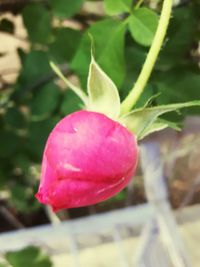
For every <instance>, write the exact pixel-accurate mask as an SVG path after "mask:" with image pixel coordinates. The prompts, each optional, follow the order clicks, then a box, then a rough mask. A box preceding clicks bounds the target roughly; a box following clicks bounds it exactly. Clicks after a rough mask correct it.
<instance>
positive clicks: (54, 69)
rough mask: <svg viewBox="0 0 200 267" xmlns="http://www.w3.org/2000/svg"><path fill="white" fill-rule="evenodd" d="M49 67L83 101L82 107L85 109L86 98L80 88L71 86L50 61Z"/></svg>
mask: <svg viewBox="0 0 200 267" xmlns="http://www.w3.org/2000/svg"><path fill="white" fill-rule="evenodd" d="M50 66H51V68H52V69H53V71H54V72H55V73H56V74H57V75H58V77H59V78H60V79H61V80H62V81H63V82H64V83H65V84H66V85H67V86H68V87H69V88H70V89H71V90H72V91H73V92H74V93H75V94H76V95H77V96H78V97H80V99H81V100H82V101H83V103H84V105H85V106H86V107H87V105H88V97H87V95H86V94H85V93H84V92H83V90H81V89H80V88H78V87H76V86H75V85H74V84H72V83H71V82H70V81H69V80H68V79H67V78H66V77H65V76H64V74H63V73H62V72H61V71H60V69H59V68H58V66H56V64H55V63H53V62H52V61H51V62H50Z"/></svg>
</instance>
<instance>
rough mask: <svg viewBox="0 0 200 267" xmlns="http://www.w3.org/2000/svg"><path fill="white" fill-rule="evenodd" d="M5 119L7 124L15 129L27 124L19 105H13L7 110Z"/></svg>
mask: <svg viewBox="0 0 200 267" xmlns="http://www.w3.org/2000/svg"><path fill="white" fill-rule="evenodd" d="M4 121H5V123H6V125H7V126H9V127H11V128H13V129H22V128H24V127H25V126H26V119H25V116H24V114H23V113H22V112H21V111H20V110H19V109H18V108H17V107H12V108H9V109H8V110H7V112H6V114H5V116H4Z"/></svg>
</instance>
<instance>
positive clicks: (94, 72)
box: [88, 56, 120, 119]
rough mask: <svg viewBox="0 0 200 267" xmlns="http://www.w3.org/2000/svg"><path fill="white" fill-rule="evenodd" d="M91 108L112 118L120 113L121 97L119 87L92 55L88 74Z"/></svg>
mask: <svg viewBox="0 0 200 267" xmlns="http://www.w3.org/2000/svg"><path fill="white" fill-rule="evenodd" d="M88 95H89V109H90V110H92V111H96V112H100V113H103V114H105V115H107V116H108V117H110V118H112V119H117V118H118V116H119V114H120V98H119V94H118V90H117V87H116V86H115V84H114V83H113V81H112V80H111V79H110V78H109V77H108V76H107V75H106V73H105V72H104V71H103V70H102V69H101V68H100V67H99V65H98V64H97V63H96V62H95V59H94V58H93V56H92V59H91V63H90V69H89V75H88Z"/></svg>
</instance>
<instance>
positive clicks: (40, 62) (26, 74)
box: [15, 50, 52, 98]
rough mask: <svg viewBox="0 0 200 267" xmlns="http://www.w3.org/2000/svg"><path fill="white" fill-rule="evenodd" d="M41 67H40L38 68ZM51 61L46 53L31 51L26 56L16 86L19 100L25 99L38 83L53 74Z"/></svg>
mask: <svg viewBox="0 0 200 267" xmlns="http://www.w3.org/2000/svg"><path fill="white" fill-rule="evenodd" d="M38 66H39V67H38ZM51 72H52V71H51V68H50V66H49V59H48V56H47V53H46V52H43V51H35V50H33V51H30V52H29V54H27V55H25V56H24V59H23V66H22V69H21V72H20V74H19V77H18V80H17V83H16V85H15V90H16V91H21V92H16V94H19V96H18V98H21V97H22V98H23V97H24V94H25V93H28V92H29V91H30V90H31V88H32V86H33V85H34V84H36V82H38V81H40V80H43V79H44V78H46V76H48V75H49V74H50V73H51Z"/></svg>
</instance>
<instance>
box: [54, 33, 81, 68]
mask: <svg viewBox="0 0 200 267" xmlns="http://www.w3.org/2000/svg"><path fill="white" fill-rule="evenodd" d="M80 39H81V34H80V31H77V30H73V29H70V28H58V29H56V30H55V35H54V41H53V42H52V43H51V44H50V45H49V55H50V57H51V58H52V60H53V61H55V62H57V63H59V64H60V63H66V62H70V61H71V59H72V58H73V56H74V54H75V52H76V50H77V47H78V45H79V43H80Z"/></svg>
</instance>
